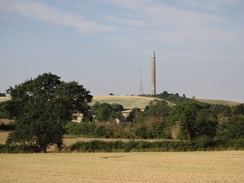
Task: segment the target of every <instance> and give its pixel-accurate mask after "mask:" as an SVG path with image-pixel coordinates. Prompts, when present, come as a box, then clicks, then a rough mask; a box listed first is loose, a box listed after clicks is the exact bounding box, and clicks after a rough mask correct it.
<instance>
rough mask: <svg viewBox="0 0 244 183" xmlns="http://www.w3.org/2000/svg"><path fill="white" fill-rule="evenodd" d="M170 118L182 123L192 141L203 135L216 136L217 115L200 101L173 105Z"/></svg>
mask: <svg viewBox="0 0 244 183" xmlns="http://www.w3.org/2000/svg"><path fill="white" fill-rule="evenodd" d="M170 118H171V120H172V121H173V122H178V123H180V125H181V127H182V130H184V131H186V132H187V135H188V138H189V140H190V141H195V140H196V139H198V138H199V137H201V136H207V137H209V138H213V137H214V136H215V133H216V129H217V117H216V115H214V114H213V113H212V112H211V111H210V110H209V109H207V108H204V107H203V105H201V103H200V102H197V101H194V100H192V101H191V102H186V103H179V104H177V105H175V106H173V108H172V111H171V114H170Z"/></svg>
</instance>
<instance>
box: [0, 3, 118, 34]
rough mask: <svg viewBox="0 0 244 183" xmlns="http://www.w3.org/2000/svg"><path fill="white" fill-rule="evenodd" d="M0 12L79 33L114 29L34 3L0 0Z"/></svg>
mask: <svg viewBox="0 0 244 183" xmlns="http://www.w3.org/2000/svg"><path fill="white" fill-rule="evenodd" d="M0 10H1V11H5V12H10V13H19V14H21V15H23V16H26V17H29V18H33V19H38V20H41V21H44V22H49V23H53V24H58V25H63V26H69V27H73V28H75V29H76V30H77V31H78V32H81V33H93V32H109V31H114V30H115V28H114V27H111V26H106V25H101V24H98V23H95V22H91V21H87V20H85V19H84V18H83V17H81V16H77V15H73V14H68V13H64V12H62V11H61V10H60V9H58V8H53V7H48V6H47V5H45V4H42V3H39V2H36V1H28V0H13V1H10V0H1V1H0Z"/></svg>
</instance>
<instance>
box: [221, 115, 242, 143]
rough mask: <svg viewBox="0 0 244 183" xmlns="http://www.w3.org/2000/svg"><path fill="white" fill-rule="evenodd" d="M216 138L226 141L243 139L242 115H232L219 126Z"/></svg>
mask: <svg viewBox="0 0 244 183" xmlns="http://www.w3.org/2000/svg"><path fill="white" fill-rule="evenodd" d="M217 134H218V138H219V139H222V140H225V141H228V140H229V139H244V115H233V116H231V117H230V118H229V119H228V120H226V121H223V122H222V123H221V124H220V125H219V129H218V133H217Z"/></svg>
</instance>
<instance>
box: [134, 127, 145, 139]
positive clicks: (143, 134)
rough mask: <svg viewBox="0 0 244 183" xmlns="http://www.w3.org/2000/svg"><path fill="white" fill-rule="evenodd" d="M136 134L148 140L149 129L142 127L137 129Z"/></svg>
mask: <svg viewBox="0 0 244 183" xmlns="http://www.w3.org/2000/svg"><path fill="white" fill-rule="evenodd" d="M135 134H136V136H137V137H138V138H142V139H146V138H147V128H146V127H145V126H144V125H142V126H139V127H138V128H136V130H135Z"/></svg>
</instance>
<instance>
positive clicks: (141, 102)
mask: <svg viewBox="0 0 244 183" xmlns="http://www.w3.org/2000/svg"><path fill="white" fill-rule="evenodd" d="M154 99H157V100H163V99H159V98H154V97H143V96H115V95H96V96H94V97H93V101H92V103H91V105H93V104H94V103H95V102H106V103H109V104H112V103H117V104H121V105H123V107H124V108H125V109H133V108H134V107H138V108H139V109H144V108H145V107H146V106H147V105H148V104H149V102H150V101H152V100H154ZM167 102H168V101H167ZM168 103H170V102H168ZM170 104H172V103H170Z"/></svg>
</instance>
